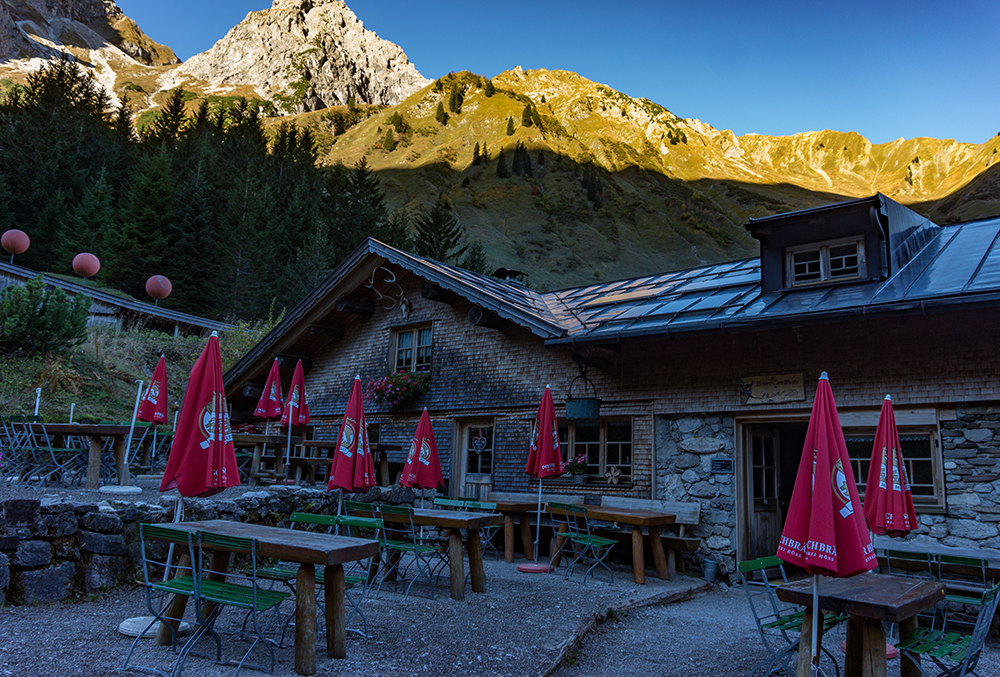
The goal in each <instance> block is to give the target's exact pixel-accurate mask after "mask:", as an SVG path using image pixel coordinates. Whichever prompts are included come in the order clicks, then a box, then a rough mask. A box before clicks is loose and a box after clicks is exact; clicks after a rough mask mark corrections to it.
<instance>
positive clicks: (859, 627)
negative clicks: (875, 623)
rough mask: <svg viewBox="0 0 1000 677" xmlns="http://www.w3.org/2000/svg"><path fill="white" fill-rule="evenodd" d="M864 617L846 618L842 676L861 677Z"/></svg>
mask: <svg viewBox="0 0 1000 677" xmlns="http://www.w3.org/2000/svg"><path fill="white" fill-rule="evenodd" d="M864 624H865V622H864V619H863V618H861V617H860V616H851V617H850V618H848V619H847V655H846V656H845V657H844V677H861V647H862V644H863V641H862V636H863V634H864Z"/></svg>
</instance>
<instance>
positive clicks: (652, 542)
mask: <svg viewBox="0 0 1000 677" xmlns="http://www.w3.org/2000/svg"><path fill="white" fill-rule="evenodd" d="M649 546H650V548H651V549H652V550H653V565H654V566H656V576H657V578H662V579H664V580H669V579H670V576H671V575H672V574H673V572H672V571H670V569H669V568H668V567H667V558H666V555H664V553H663V541H662V540H660V527H649ZM671 552H672V551H671Z"/></svg>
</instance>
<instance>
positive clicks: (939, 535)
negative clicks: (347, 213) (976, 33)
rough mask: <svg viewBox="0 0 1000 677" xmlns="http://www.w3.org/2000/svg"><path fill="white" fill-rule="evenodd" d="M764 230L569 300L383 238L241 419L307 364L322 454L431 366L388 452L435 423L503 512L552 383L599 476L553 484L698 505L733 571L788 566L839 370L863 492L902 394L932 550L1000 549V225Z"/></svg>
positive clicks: (570, 292) (374, 418)
mask: <svg viewBox="0 0 1000 677" xmlns="http://www.w3.org/2000/svg"><path fill="white" fill-rule="evenodd" d="M746 228H747V229H748V230H749V232H750V233H751V234H752V235H753V236H754V237H755V238H757V239H758V240H759V241H760V246H761V254H760V257H759V258H753V259H747V260H743V261H733V262H729V263H722V264H717V265H710V266H703V267H699V268H693V269H689V270H682V271H676V272H670V273H663V274H660V275H651V276H647V277H641V278H636V279H629V280H620V281H615V282H603V283H599V284H593V285H588V286H584V287H577V288H573V289H564V290H560V291H552V292H538V291H535V290H532V289H529V288H527V287H525V286H523V285H521V284H519V283H518V282H516V281H514V280H511V279H498V278H495V277H491V276H485V275H478V274H475V273H471V272H468V271H465V270H461V269H458V268H455V267H452V266H448V265H445V264H442V263H438V262H436V261H431V260H428V259H425V258H421V257H419V256H414V255H412V254H408V253H406V252H403V251H399V250H397V249H394V248H392V247H389V246H386V245H384V244H381V243H379V242H377V241H375V240H368V241H367V242H366V243H364V244H363V245H362V246H361V247H359V248H358V249H357V250H356V251H355V252H354V253H353V254H352V255H351V256H350V257H349V258H347V259H346V260H345V261H343V262H342V263H341V264H340V265H339V267H338V268H337V269H336V270H335V271H334V272H333V273H332V274H331V275H330V276H329V277H328V278H327V279H326V280H325V281H324V282H323V283H322V284H320V285H319V286H318V287H317V288H316V289H315V290H314V291H313V292H312V293H311V294H310V295H309V296H308V297H307V298H306V299H305V300H304V301H303V302H302V303H301V304H299V305H298V306H297V307H296V308H295V309H294V310H293V311H292V312H290V313H289V314H288V315H287V317H286V318H285V319H284V320H283V322H282V323H281V324H280V325H279V326H277V327H276V328H275V329H274V330H273V331H272V332H271V333H270V334H268V335H267V336H266V337H265V338H264V339H263V340H262V341H261V342H260V343H259V344H257V345H256V346H255V347H254V348H253V349H252V350H251V351H250V352H249V353H248V354H247V355H246V356H245V357H244V358H243V359H242V360H241V361H240V362H239V363H238V364H236V365H235V366H234V367H233V368H232V369H231V370H230V371H229V372H228V373H227V374H226V382H227V383H228V384H229V385H228V392H227V395H228V397H229V399H230V402H231V403H232V405H233V407H234V419H235V420H237V421H239V420H241V419H243V420H245V419H247V418H248V417H249V415H250V412H251V411H252V409H253V406H254V404H255V402H256V399H257V395H258V394H259V392H260V388H261V387H262V385H263V383H264V379H265V377H266V375H267V371H268V368H269V367H270V365H271V362H272V360H273V359H274V358H275V357H276V356H277V357H278V358H279V359H281V360H282V363H283V365H284V377H285V379H286V382H287V380H288V379H290V377H291V367H292V366H294V361H295V360H296V359H300V358H301V359H303V361H304V363H305V365H306V369H307V371H306V389H307V393H308V399H309V405H310V410H311V414H312V416H313V419H314V423H315V424H316V425H315V430H314V436H315V437H317V438H325V439H332V438H334V437H335V436H336V434H337V430H338V428H339V424H340V420H341V417H342V415H343V411H344V407H345V405H346V400H347V396H348V392H349V388H350V385H351V381H352V379H353V378H354V376H355V374H358V375H360V376H361V378H362V381H363V382H368V381H369V380H370V379H373V378H376V377H381V376H384V375H386V374H389V373H391V372H397V371H426V372H428V373H429V374H430V390H429V391H428V392H427V393H426V394H424V395H422V396H420V397H419V398H416V399H414V400H412V401H409V402H404V403H402V404H400V405H398V406H396V407H395V408H392V409H388V408H385V407H379V406H371V405H369V406H367V407H366V412H367V414H368V421H369V426H370V431H371V437H372V438H373V439H377V440H379V441H381V442H383V443H392V444H397V445H400V446H402V448H403V449H404V450H405V449H408V447H409V442H410V439H411V437H412V435H413V432H414V429H415V427H416V424H417V420H418V417H419V415H420V412H421V411H422V409H423V408H424V407H426V408H427V409H428V410H429V412H430V415H431V418H432V421H433V424H434V432H435V435H436V437H437V442H438V448H439V452H440V456H441V459H442V466H443V471H444V475H445V477H446V478H447V480H448V484H449V486H448V491H449V493H451V494H452V495H477V496H481V497H485V496H488V495H489V494H490V493H491V492H510V491H513V492H525V491H532V490H534V489H535V488H536V487H537V485H536V484H535V483H534V481H533V480H529V478H528V477H527V476H526V475H525V474H524V466H525V461H526V458H527V448H528V438H529V434H530V430H531V423H532V420H533V418H534V414H535V410H536V409H537V406H538V402H539V399H540V397H541V395H542V391H543V389H544V388H545V385H546V384H551V387H552V391H553V395H554V397H555V400H556V405H557V412H558V414H559V416H560V432H561V435H562V438H563V442H564V443H566V446H565V447H564V449H569V450H571V453H573V455H577V454H581V453H583V454H586V455H587V456H588V459H589V467H588V470H589V472H588V475H587V484H586V485H584V486H574V485H572V483H571V480H570V478H569V477H568V476H567V477H566V478H564V479H558V480H553V481H552V482H551V483H549V482H547V483H546V486H547V487H552V488H553V490H559V489H560V488H565V489H566V490H567V491H572V492H574V493H584V494H589V495H593V496H592V497H596V496H597V495H601V496H604V497H633V498H645V499H650V498H652V499H660V500H668V501H697V502H699V503H700V505H701V519H700V523H699V524H698V525H697V526H696V527H694V528H693V529H692V530H691V531H690V532H689V533H690V534H691V535H694V536H698V537H701V538H702V542H703V545H702V547H703V548H706V549H707V550H708V551H711V552H712V553H714V554H716V555H719V556H721V557H723V558H724V560H728V561H729V562H730V563H731V562H732V559H733V558H739V559H747V558H752V557H757V556H762V555H767V554H773V553H774V552H775V549H776V545H777V540H778V537H779V535H780V532H781V527H782V524H783V520H784V517H785V512H786V511H787V506H788V501H789V498H790V496H791V490H792V484H793V482H794V478H795V472H796V468H797V465H798V461H799V457H800V455H801V452H802V442H803V438H804V436H805V431H806V422H807V420H808V417H809V412H810V408H811V405H812V398H813V395H814V392H815V388H816V381H817V379H818V377H819V375H820V373H821V372H822V371H827V372H828V373H829V375H830V380H831V384H832V387H833V392H834V395H835V397H836V400H837V404H838V407H839V410H840V416H841V422H842V424H843V426H844V429H845V433H846V435H847V439H848V444H849V447H850V453H851V457H852V459H853V461H854V473H855V477H856V478H857V480H858V482H859V486H860V487H861V488H862V490H863V483H864V481H865V479H866V478H867V469H868V459H869V458H870V456H871V451H872V443H873V437H874V434H875V426H876V421H877V418H878V413H879V408H880V405H881V402H882V400H883V398H884V397H885V395H886V394H891V395H892V397H893V401H894V404H895V408H896V415H897V423H898V426H899V430H900V433H901V435H902V437H903V453H904V456H905V457H906V458H907V461H908V463H909V470H910V480H911V484H912V486H913V492H914V497H915V502H916V503H917V510H918V513H919V515H920V521H921V528H920V530H919V532H918V534H917V536H916V538H917V539H918V540H919V539H925V540H933V541H935V542H939V543H943V544H945V545H966V546H968V545H974V546H977V547H996V546H997V545H1000V535H998V529H997V526H998V524H1000V496H998V488H1000V465H998V462H1000V351H998V349H997V348H998V346H997V343H998V336H1000V245H998V240H1000V219H990V220H983V221H976V222H970V223H962V224H956V225H949V226H938V225H936V224H934V223H932V222H931V221H929V220H927V219H925V218H923V217H921V216H919V215H918V214H916V213H914V212H912V211H910V210H909V209H907V208H906V207H904V206H902V205H900V204H898V203H895V202H893V201H892V200H890V199H888V198H886V197H885V196H883V195H875V196H872V197H869V198H864V199H859V200H853V201H849V202H844V203H840V204H834V205H829V206H825V207H820V208H816V209H809V210H804V211H799V212H794V213H788V214H781V215H777V216H772V217H768V218H764V219H759V220H752V221H751V222H750V223H748V224H746ZM508 277H509V276H508ZM584 373H585V374H586V376H587V378H588V379H589V381H590V382H592V383H593V385H594V391H595V392H596V398H598V399H599V400H600V401H601V402H600V410H599V417H598V418H597V419H596V420H567V419H566V418H565V416H566V407H565V404H566V401H567V399H568V398H570V396H571V395H572V396H573V397H574V398H580V397H590V396H592V395H594V394H595V393H594V392H592V391H591V389H590V386H589V384H588V383H587V382H586V380H585V379H578V378H577V377H579V376H580V375H581V374H584ZM574 379H577V380H576V381H575V382H574ZM571 384H572V387H573V391H572V392H570V387H571ZM404 454H405V451H400V452H398V455H397V456H396V457H395V458H394V459H393V460H395V461H397V462H402V461H403V460H404ZM563 484H564V485H565V487H562V485H563ZM730 566H731V564H730ZM731 570H732V569H731V568H730V571H731Z"/></svg>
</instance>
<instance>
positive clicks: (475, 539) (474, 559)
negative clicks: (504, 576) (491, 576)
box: [462, 529, 486, 592]
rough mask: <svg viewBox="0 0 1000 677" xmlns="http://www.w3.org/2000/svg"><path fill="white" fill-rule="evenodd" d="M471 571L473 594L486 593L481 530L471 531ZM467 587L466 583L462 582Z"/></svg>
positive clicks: (469, 543)
mask: <svg viewBox="0 0 1000 677" xmlns="http://www.w3.org/2000/svg"><path fill="white" fill-rule="evenodd" d="M468 548H469V571H470V573H471V574H472V592H486V572H485V571H483V544H482V541H481V539H480V537H479V529H469V532H468ZM462 587H463V588H464V587H465V581H464V580H463V581H462Z"/></svg>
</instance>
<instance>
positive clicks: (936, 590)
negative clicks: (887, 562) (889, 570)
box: [777, 573, 945, 677]
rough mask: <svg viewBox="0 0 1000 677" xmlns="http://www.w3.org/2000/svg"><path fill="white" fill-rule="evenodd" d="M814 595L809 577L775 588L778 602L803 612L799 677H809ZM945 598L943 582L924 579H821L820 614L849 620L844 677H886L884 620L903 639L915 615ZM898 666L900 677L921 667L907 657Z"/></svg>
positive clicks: (914, 675) (915, 676) (914, 674)
mask: <svg viewBox="0 0 1000 677" xmlns="http://www.w3.org/2000/svg"><path fill="white" fill-rule="evenodd" d="M812 591H813V579H812V577H811V576H810V577H809V578H805V579H802V580H800V581H796V582H794V583H788V584H786V585H782V586H779V587H778V588H777V595H778V599H780V600H781V601H782V602H790V603H792V604H798V605H801V606H805V607H806V612H805V616H804V617H803V621H802V630H801V633H800V635H799V663H798V670H797V672H796V675H797V677H809V674H810V666H809V664H810V657H811V656H812V622H813V613H812ZM944 595H945V586H944V584H943V583H939V582H937V581H928V580H924V579H916V578H905V577H902V576H887V575H884V574H873V573H865V574H860V575H858V576H852V577H851V578H825V577H820V580H819V605H820V609H826V610H828V611H832V612H834V613H838V614H848V615H849V616H850V619H849V620H848V623H847V657H846V662H845V666H844V677H885V673H886V665H885V631H884V630H883V629H882V621H889V622H892V623H898V624H899V636H900V637H905V636H907V635H909V634H911V633H912V632H913V631H914V630H916V628H917V614H918V613H920V612H921V611H925V610H927V609H930V608H931V607H933V606H934V605H935V604H937V603H938V602H939V601H941V600H942V599H944ZM818 622H821V621H818ZM821 627H822V626H821ZM820 643H821V644H822V635H820ZM915 658H916V657H915ZM917 660H919V659H917ZM899 667H900V676H901V677H919V676H920V668H919V664H914V662H913V660H911V659H910V658H909V657H908V656H907V655H906V654H902V653H901V654H900V666H899Z"/></svg>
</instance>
